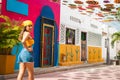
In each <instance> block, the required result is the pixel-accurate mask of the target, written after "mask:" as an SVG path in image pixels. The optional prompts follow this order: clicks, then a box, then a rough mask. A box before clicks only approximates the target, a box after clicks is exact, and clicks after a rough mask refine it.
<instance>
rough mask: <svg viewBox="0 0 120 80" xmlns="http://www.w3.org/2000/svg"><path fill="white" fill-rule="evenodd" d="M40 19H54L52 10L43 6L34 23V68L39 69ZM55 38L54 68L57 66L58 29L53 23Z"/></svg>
mask: <svg viewBox="0 0 120 80" xmlns="http://www.w3.org/2000/svg"><path fill="white" fill-rule="evenodd" d="M42 17H46V18H49V19H53V20H55V19H54V13H53V11H52V9H51V8H50V7H49V6H44V7H43V8H42V11H41V13H40V16H38V18H37V20H36V23H35V26H34V39H35V44H34V56H35V67H39V66H41V63H40V62H41V59H40V55H41V50H40V49H41V46H40V44H41V42H40V41H41V37H40V36H41V28H42V26H41V24H42V23H41V19H42ZM54 28H55V34H54V35H55V36H54V39H55V40H54V43H55V45H54V59H53V60H54V66H58V41H57V39H58V27H57V25H56V23H55V27H54Z"/></svg>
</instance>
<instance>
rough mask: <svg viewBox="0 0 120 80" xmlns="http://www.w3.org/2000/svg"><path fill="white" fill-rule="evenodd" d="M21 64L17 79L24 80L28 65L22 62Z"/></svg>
mask: <svg viewBox="0 0 120 80" xmlns="http://www.w3.org/2000/svg"><path fill="white" fill-rule="evenodd" d="M19 66H20V67H19V74H18V77H17V80H22V79H23V75H24V73H25V70H26V66H25V63H20V64H19Z"/></svg>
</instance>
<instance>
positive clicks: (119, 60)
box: [111, 32, 120, 65]
mask: <svg viewBox="0 0 120 80" xmlns="http://www.w3.org/2000/svg"><path fill="white" fill-rule="evenodd" d="M119 41H120V32H115V33H113V34H112V41H111V45H112V47H114V44H115V42H117V43H118V42H119ZM115 60H116V64H117V65H118V64H120V50H119V51H117V53H116V56H115Z"/></svg>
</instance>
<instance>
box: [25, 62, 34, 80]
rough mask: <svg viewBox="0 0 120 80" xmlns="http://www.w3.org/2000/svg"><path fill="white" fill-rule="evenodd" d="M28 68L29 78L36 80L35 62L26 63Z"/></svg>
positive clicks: (29, 79)
mask: <svg viewBox="0 0 120 80" xmlns="http://www.w3.org/2000/svg"><path fill="white" fill-rule="evenodd" d="M26 68H27V71H28V80H34V63H33V62H30V63H26Z"/></svg>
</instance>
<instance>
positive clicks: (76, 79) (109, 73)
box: [0, 63, 120, 80]
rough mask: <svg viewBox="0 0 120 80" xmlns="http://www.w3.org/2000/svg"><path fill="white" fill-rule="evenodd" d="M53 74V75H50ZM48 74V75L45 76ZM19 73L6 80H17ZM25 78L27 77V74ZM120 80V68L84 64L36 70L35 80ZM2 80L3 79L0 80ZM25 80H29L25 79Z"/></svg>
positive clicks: (6, 76)
mask: <svg viewBox="0 0 120 80" xmlns="http://www.w3.org/2000/svg"><path fill="white" fill-rule="evenodd" d="M50 72H52V73H50ZM43 73H46V74H43ZM17 74H18V71H17V72H15V73H14V74H10V75H4V76H3V77H4V78H5V80H16V77H17ZM25 76H27V75H26V74H25ZM105 79H106V80H120V66H113V65H112V66H107V65H103V63H100V64H84V65H76V66H59V67H51V68H37V69H35V80H105ZM0 80H1V79H0ZM24 80H27V78H26V77H25V78H24Z"/></svg>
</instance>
